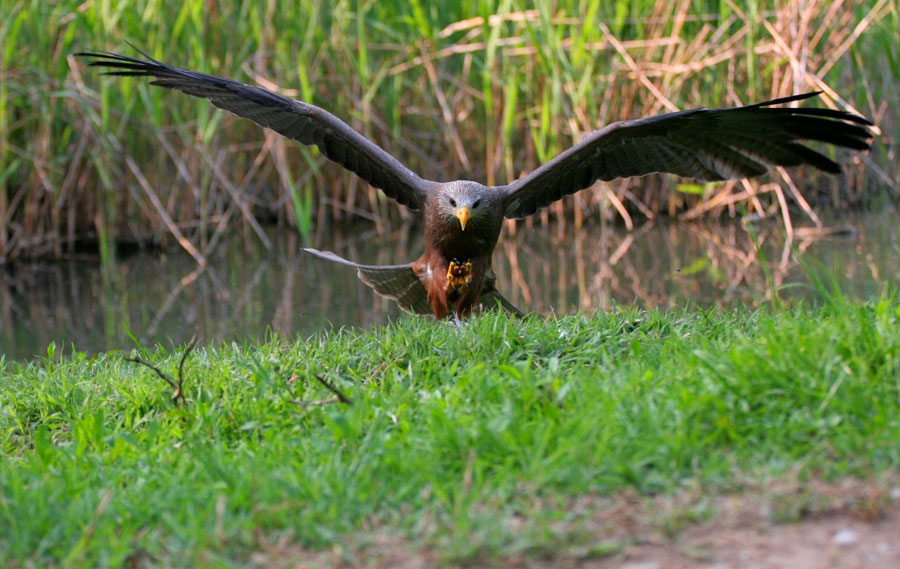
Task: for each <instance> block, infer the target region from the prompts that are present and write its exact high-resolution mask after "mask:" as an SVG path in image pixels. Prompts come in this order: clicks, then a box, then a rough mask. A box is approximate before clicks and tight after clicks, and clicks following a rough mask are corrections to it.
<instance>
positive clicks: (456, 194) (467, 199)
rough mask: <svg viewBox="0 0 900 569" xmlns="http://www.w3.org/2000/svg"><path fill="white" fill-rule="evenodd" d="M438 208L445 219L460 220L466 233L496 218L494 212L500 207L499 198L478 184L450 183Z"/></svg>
mask: <svg viewBox="0 0 900 569" xmlns="http://www.w3.org/2000/svg"><path fill="white" fill-rule="evenodd" d="M438 207H439V208H440V211H441V214H442V216H443V217H444V218H446V219H447V220H448V221H450V220H453V219H456V220H458V221H459V227H460V229H461V230H462V231H465V230H466V227H467V226H479V225H482V223H483V222H485V221H488V220H491V219H493V217H496V215H495V214H492V211H493V210H494V209H497V207H499V196H498V195H497V193H496V192H493V191H491V190H490V188H488V187H486V186H483V185H481V184H479V183H478V182H470V181H467V180H460V181H456V182H448V183H446V184H444V186H443V188H442V190H441V193H440V196H439V198H438ZM501 219H502V215H501Z"/></svg>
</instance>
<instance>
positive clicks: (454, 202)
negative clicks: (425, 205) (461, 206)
mask: <svg viewBox="0 0 900 569" xmlns="http://www.w3.org/2000/svg"><path fill="white" fill-rule="evenodd" d="M450 206H451V207H456V200H455V199H453V198H450Z"/></svg>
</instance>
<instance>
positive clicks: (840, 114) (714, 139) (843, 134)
mask: <svg viewBox="0 0 900 569" xmlns="http://www.w3.org/2000/svg"><path fill="white" fill-rule="evenodd" d="M137 51H138V52H139V53H140V54H141V55H143V56H144V57H145V58H146V59H140V58H135V57H128V56H124V55H118V54H114V53H107V52H101V51H89V52H82V53H78V54H76V55H78V56H81V57H85V58H88V59H90V60H91V63H90V65H91V66H99V67H103V68H106V69H107V72H106V74H108V75H125V76H138V77H150V78H153V81H152V82H151V84H152V85H158V86H160V87H166V88H168V89H175V90H178V91H181V92H183V93H186V94H188V95H192V96H194V97H200V98H205V99H208V100H209V101H210V103H212V104H213V105H215V106H216V107H219V108H222V109H225V110H227V111H231V112H232V113H234V114H236V115H238V116H240V117H243V118H246V119H250V120H252V121H253V122H255V123H257V124H259V125H260V126H263V127H266V128H270V129H272V130H274V131H275V132H277V133H279V134H281V135H283V136H286V137H288V138H291V139H294V140H296V141H297V142H299V143H301V144H304V145H312V146H316V147H317V148H318V149H319V151H320V152H321V153H322V154H323V155H324V156H325V157H326V158H328V159H330V160H332V161H334V162H337V163H338V164H340V165H341V166H343V167H344V168H346V169H348V170H350V171H351V172H354V173H355V174H356V175H358V176H359V177H360V178H362V179H363V180H365V181H366V182H368V183H369V184H371V185H372V186H374V187H376V188H379V189H381V190H382V191H383V192H384V193H385V195H387V196H388V197H390V198H393V199H395V200H396V201H398V202H400V203H401V204H403V205H405V206H406V207H408V208H410V209H412V210H417V211H421V212H422V216H423V217H424V226H425V253H424V254H423V255H422V256H421V257H419V258H418V259H417V260H415V261H413V262H411V263H406V264H403V265H389V266H379V265H361V264H358V263H354V262H352V261H349V260H347V259H344V258H342V257H339V256H338V255H336V254H334V253H331V252H328V251H317V250H315V249H305V251H306V252H308V253H310V254H312V255H315V256H316V257H319V258H321V259H325V260H328V261H333V262H336V263H341V264H343V265H347V266H350V267H354V268H356V269H357V273H358V276H359V278H360V279H361V280H362V281H363V282H364V283H365V284H367V285H368V286H370V287H371V288H372V289H374V290H375V292H376V293H378V294H379V295H381V296H384V297H388V298H392V299H394V300H396V301H397V303H398V304H399V305H400V307H401V308H403V309H404V310H407V311H410V312H414V313H417V314H433V315H434V316H436V317H437V318H445V317H447V316H452V317H454V318H457V319H459V318H465V317H467V316H468V315H469V314H470V313H471V311H472V309H473V308H475V307H477V306H483V307H496V306H499V307H501V308H502V309H504V310H506V311H508V312H510V313H513V314H520V312H519V311H518V309H516V307H515V306H513V305H512V304H511V303H510V302H509V301H508V300H506V299H505V298H504V297H503V296H502V295H501V294H500V293H499V292H498V291H497V289H496V287H495V277H494V273H493V270H492V268H491V255H492V253H493V251H494V247H495V245H496V244H497V240H498V238H499V236H500V229H501V227H502V224H503V220H504V219H506V218H522V217H526V216H529V215H532V214H533V213H535V212H536V211H538V210H539V209H541V208H543V207H546V206H548V205H550V204H551V203H553V202H554V201H556V200H558V199H560V198H562V197H563V196H565V195H568V194H572V193H575V192H578V191H579V190H583V189H586V188H589V187H590V186H592V185H593V184H594V183H595V182H596V181H598V180H604V181H609V180H613V179H615V178H624V177H629V176H643V175H646V174H651V173H654V172H669V173H672V174H676V175H679V176H683V177H685V178H693V179H696V180H710V181H715V180H727V179H732V178H745V177H750V176H757V175H761V174H764V173H765V172H767V171H768V169H769V168H770V167H772V166H799V165H801V164H808V165H811V166H814V167H815V168H818V169H820V170H823V171H825V172H828V173H831V174H837V173H840V167H839V166H838V164H837V163H835V162H834V161H833V160H831V159H830V158H828V157H826V156H825V155H823V154H821V153H820V152H817V151H815V150H813V149H811V148H809V147H807V146H804V145H803V144H801V141H816V142H823V143H827V144H832V145H834V146H837V147H843V148H849V149H853V150H860V151H862V150H868V149H869V147H870V145H871V139H872V132H871V131H870V129H869V128H868V127H869V126H872V123H871V122H870V121H868V120H867V119H866V118H864V117H861V116H859V115H855V114H852V113H848V112H844V111H838V110H832V109H821V108H803V107H800V108H793V107H782V106H778V105H783V104H786V103H792V102H795V101H801V100H804V99H809V98H812V97H815V96H816V95H818V94H819V93H818V92H813V93H805V94H802V95H794V96H791V97H784V98H781V99H774V100H771V101H765V102H762V103H756V104H754V105H747V106H743V107H734V108H722V109H705V108H699V109H691V110H685V111H678V112H673V113H668V114H663V115H658V116H654V117H648V118H641V119H635V120H625V121H620V122H615V123H612V124H610V125H607V126H605V127H603V128H601V129H600V130H597V131H594V132H593V133H591V134H589V135H587V136H586V137H585V138H584V139H583V140H582V141H581V142H579V143H578V144H576V145H575V146H573V147H571V148H569V149H568V150H566V151H564V152H562V153H561V154H559V155H558V156H556V157H555V158H553V159H552V160H550V161H549V162H547V163H546V164H544V165H542V166H540V167H539V168H537V169H536V170H534V171H533V172H531V173H530V174H528V175H527V176H524V177H523V178H520V179H518V180H516V181H514V182H511V183H509V184H507V185H504V186H485V185H483V184H480V183H478V182H475V181H471V180H455V181H451V182H436V181H432V180H427V179H424V178H421V177H419V176H418V175H417V174H415V173H414V172H412V171H411V170H410V169H409V168H407V167H406V166H404V165H403V164H402V163H401V162H400V161H399V160H397V159H396V158H394V157H393V156H391V155H390V154H388V153H387V152H386V151H384V150H383V149H382V148H380V147H379V146H378V145H376V144H375V143H374V142H372V141H371V140H369V139H367V138H365V137H364V136H362V135H361V134H359V133H358V132H356V131H355V130H353V129H352V128H351V127H350V126H349V125H347V124H346V123H345V122H343V121H342V120H341V119H339V118H337V117H336V116H335V115H333V114H331V113H329V112H328V111H326V110H324V109H322V108H320V107H317V106H314V105H311V104H309V103H304V102H303V101H298V100H294V99H289V98H287V97H284V96H282V95H279V94H277V93H273V92H271V91H268V90H266V89H263V88H261V87H256V86H253V85H246V84H243V83H239V82H237V81H234V80H231V79H226V78H223V77H217V76H215V75H209V74H206V73H200V72H197V71H191V70H189V69H181V68H178V67H172V66H169V65H166V64H164V63H162V62H160V61H156V60H155V59H153V58H151V57H150V56H148V55H147V54H145V53H143V52H141V51H140V50H137Z"/></svg>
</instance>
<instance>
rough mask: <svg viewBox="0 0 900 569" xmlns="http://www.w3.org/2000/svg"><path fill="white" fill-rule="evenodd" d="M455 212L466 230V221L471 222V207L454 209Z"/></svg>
mask: <svg viewBox="0 0 900 569" xmlns="http://www.w3.org/2000/svg"><path fill="white" fill-rule="evenodd" d="M453 213H454V214H456V217H458V218H459V224H460V225H461V226H462V230H463V231H465V230H466V223H468V222H469V218H470V217H471V214H470V213H469V208H468V207H466V206H462V207H461V208H458V209H455V210H453Z"/></svg>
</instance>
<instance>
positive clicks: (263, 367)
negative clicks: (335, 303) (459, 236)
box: [0, 295, 900, 567]
mask: <svg viewBox="0 0 900 569" xmlns="http://www.w3.org/2000/svg"><path fill="white" fill-rule="evenodd" d="M898 330H900V302H898V298H897V296H896V295H894V296H887V297H885V299H884V300H881V301H878V302H873V303H867V304H861V305H860V304H857V303H853V302H851V301H848V300H845V299H842V298H840V297H838V298H834V299H832V300H830V301H829V302H827V303H826V304H825V305H824V306H822V307H817V308H809V307H803V306H800V307H793V308H790V309H780V310H776V309H762V310H758V311H738V312H734V313H732V312H721V311H715V310H713V311H703V310H691V311H684V312H670V313H662V312H649V313H643V312H637V311H628V310H626V311H620V312H615V313H609V314H597V315H595V316H592V317H582V316H576V317H566V318H561V319H558V320H557V319H552V318H551V319H547V320H541V319H537V318H532V319H526V320H524V321H509V320H507V319H506V318H505V317H504V316H502V315H496V314H487V315H484V316H482V317H478V318H476V319H474V320H472V321H471V323H470V325H468V326H465V327H463V328H456V327H454V326H452V325H450V324H447V323H443V322H434V321H431V320H429V319H424V318H411V317H407V318H403V319H401V320H399V321H398V322H396V323H394V324H391V325H390V326H388V327H385V328H375V329H372V330H369V331H365V332H347V331H336V332H332V333H327V334H322V335H319V336H314V337H312V338H309V339H306V340H295V341H288V340H286V339H283V338H271V339H269V340H267V341H266V342H265V343H262V344H260V345H244V346H238V345H229V346H210V347H206V348H200V349H198V350H196V351H195V352H194V353H192V354H191V355H190V357H189V358H188V360H187V362H186V365H185V377H186V396H187V404H186V405H185V406H182V407H178V408H175V407H173V405H172V403H171V401H170V399H169V396H170V394H171V393H170V392H171V390H170V389H169V388H168V387H167V386H166V385H165V384H164V383H163V382H162V381H160V380H159V378H157V377H156V376H155V374H153V372H152V371H151V370H149V369H147V368H145V367H141V366H137V365H135V364H132V363H128V362H126V361H124V360H123V357H124V356H123V355H122V354H117V353H110V354H106V355H102V356H98V357H96V358H91V359H88V358H87V357H86V356H83V355H75V356H73V357H71V358H60V357H58V356H56V355H54V354H53V352H52V348H51V353H50V354H49V355H48V357H47V358H46V359H45V360H44V361H41V362H34V363H29V364H20V363H15V362H13V363H7V369H8V372H7V374H6V375H5V377H3V380H2V382H0V452H2V460H0V528H3V529H2V531H0V565H3V566H5V567H116V566H120V565H122V564H123V563H125V562H126V560H128V561H129V562H130V563H138V564H137V565H132V566H166V567H237V566H244V565H245V563H246V561H247V559H248V558H249V555H250V554H251V553H252V552H255V551H260V550H261V549H264V548H265V547H266V545H265V544H271V543H274V542H277V540H278V539H279V538H284V539H285V540H286V542H287V543H289V544H293V545H296V546H298V547H302V548H308V549H310V550H319V549H328V548H331V547H333V546H336V544H340V547H342V548H344V549H345V550H346V551H349V552H351V553H352V552H353V551H359V550H364V549H365V547H366V543H368V542H367V540H375V541H374V542H372V543H370V545H372V544H374V545H372V546H373V547H378V545H377V543H378V542H377V539H376V538H375V537H373V536H377V535H385V534H386V535H390V536H400V537H401V538H402V539H403V540H405V541H404V543H409V544H413V545H412V546H413V547H417V546H422V547H426V548H429V549H433V550H435V551H437V552H439V553H438V556H439V558H440V559H442V560H444V561H464V560H467V559H469V560H471V559H487V560H490V559H496V558H497V557H502V556H505V555H509V554H512V553H515V552H520V553H521V552H523V551H524V552H529V551H531V552H541V551H551V550H552V551H557V552H558V551H565V549H566V547H568V546H570V545H572V544H573V543H583V542H584V540H585V539H587V538H585V536H584V535H582V534H579V533H578V532H574V533H571V532H567V531H564V530H561V529H559V528H560V527H561V526H560V524H563V525H565V524H566V523H569V522H571V523H575V522H577V520H573V516H577V515H576V514H573V513H571V511H570V509H569V508H568V504H570V503H571V502H572V501H573V500H575V499H577V498H578V497H580V496H596V495H608V494H610V493H615V492H617V491H620V490H623V489H633V490H636V491H638V492H641V493H655V492H673V491H677V490H678V489H679V488H682V487H684V486H685V485H695V484H698V483H699V484H701V485H703V487H704V488H705V489H706V491H707V492H717V491H723V490H727V489H730V488H731V489H733V488H735V487H736V485H739V484H740V481H742V480H744V481H745V480H747V479H762V478H768V477H777V476H779V475H782V474H784V473H785V472H788V471H790V472H800V473H801V475H802V476H806V477H817V478H818V477H821V478H835V477H840V476H861V477H868V476H873V475H875V474H876V473H878V472H881V471H883V470H885V469H892V468H896V467H897V466H898V465H900V438H898V434H897V433H898V432H900V333H898ZM141 357H144V358H146V359H148V360H150V361H152V362H153V363H155V364H156V365H159V366H160V367H161V368H162V369H163V370H165V371H167V372H169V373H171V374H172V375H176V374H177V367H178V363H179V360H180V357H181V351H180V350H175V351H167V350H166V349H164V348H158V349H156V350H143V351H142V352H141ZM0 363H2V362H0ZM0 369H2V365H0ZM317 373H318V374H322V376H323V377H324V378H325V379H326V380H327V381H329V382H331V383H332V384H334V385H335V386H336V387H337V388H339V389H340V390H341V391H342V392H343V393H344V394H346V395H347V396H348V397H350V398H351V399H352V405H345V404H340V403H333V404H326V405H321V406H315V407H303V406H298V405H296V404H294V403H292V401H293V400H297V399H299V400H304V401H317V400H322V399H327V398H329V397H331V396H332V394H331V393H330V392H329V391H327V390H326V389H325V388H324V387H323V386H322V385H320V383H319V382H318V381H316V380H315V379H314V374H317ZM523 520H524V521H523ZM512 521H516V523H512ZM508 522H509V523H508ZM518 524H522V525H518ZM379 532H380V533H379ZM417 544H418V545H417ZM592 547H593V550H595V551H596V552H598V554H602V553H603V552H608V551H611V550H614V549H615V545H614V544H612V545H611V544H605V543H600V544H595V546H592ZM348 554H349V553H348Z"/></svg>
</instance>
